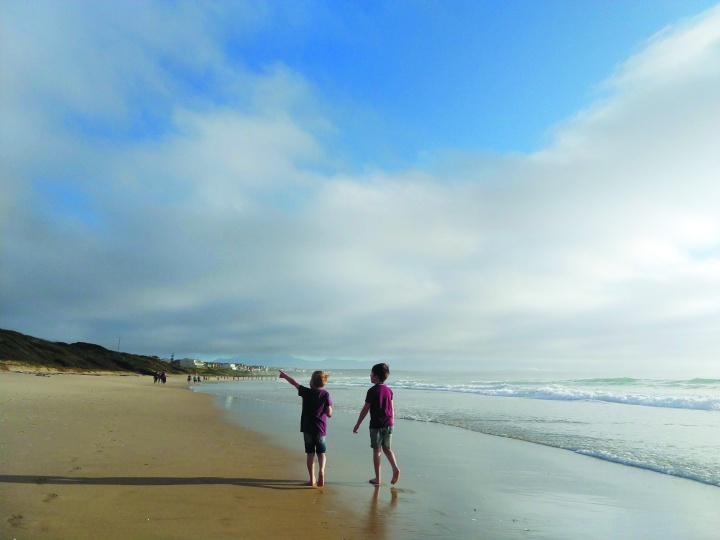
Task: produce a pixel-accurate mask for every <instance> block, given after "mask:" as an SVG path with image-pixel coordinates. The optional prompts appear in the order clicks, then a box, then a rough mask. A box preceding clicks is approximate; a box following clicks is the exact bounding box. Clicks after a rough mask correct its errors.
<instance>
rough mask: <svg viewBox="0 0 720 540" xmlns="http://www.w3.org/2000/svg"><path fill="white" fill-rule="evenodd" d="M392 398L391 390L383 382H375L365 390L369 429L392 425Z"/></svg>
mask: <svg viewBox="0 0 720 540" xmlns="http://www.w3.org/2000/svg"><path fill="white" fill-rule="evenodd" d="M392 398H393V392H392V390H390V388H389V387H388V386H385V385H384V384H376V385H375V386H372V387H371V388H370V389H369V390H368V391H367V395H366V396H365V403H369V404H370V429H380V428H386V427H390V426H392V425H393V415H392V412H393V407H392Z"/></svg>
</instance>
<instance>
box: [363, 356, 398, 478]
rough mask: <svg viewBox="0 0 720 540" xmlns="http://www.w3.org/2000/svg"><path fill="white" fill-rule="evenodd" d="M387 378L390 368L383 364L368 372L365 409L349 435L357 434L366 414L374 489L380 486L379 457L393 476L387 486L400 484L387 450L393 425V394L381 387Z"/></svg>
mask: <svg viewBox="0 0 720 540" xmlns="http://www.w3.org/2000/svg"><path fill="white" fill-rule="evenodd" d="M389 376H390V367H388V365H387V364H384V363H382V364H375V365H374V366H373V367H372V370H371V371H370V382H371V383H373V386H372V387H370V389H369V390H368V391H367V394H366V396H365V405H364V406H363V408H362V410H361V411H360V416H358V421H357V423H356V424H355V427H354V428H353V433H357V432H358V428H359V427H360V424H362V421H363V420H364V419H365V416H367V413H368V411H369V412H370V447H371V448H372V449H373V466H374V467H375V478H372V479H371V480H370V483H371V484H373V485H374V486H379V485H380V465H381V463H380V462H381V458H382V454H385V457H386V458H387V460H388V461H389V462H390V466H391V467H392V471H393V475H392V480H391V481H390V483H391V484H393V485H395V484H397V483H398V480H400V469H399V468H398V465H397V460H396V459H395V453H394V452H393V451H392V449H391V445H392V433H393V426H394V424H395V408H394V406H393V391H392V390H391V389H390V387H388V386H386V385H385V381H386V380H387V378H388V377H389Z"/></svg>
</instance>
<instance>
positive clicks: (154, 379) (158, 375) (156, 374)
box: [153, 371, 160, 384]
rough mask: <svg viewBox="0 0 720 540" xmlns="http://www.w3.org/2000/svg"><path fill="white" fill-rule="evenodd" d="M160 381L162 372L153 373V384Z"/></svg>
mask: <svg viewBox="0 0 720 540" xmlns="http://www.w3.org/2000/svg"><path fill="white" fill-rule="evenodd" d="M158 379H160V372H159V371H156V372H155V373H153V384H155V383H156V382H158Z"/></svg>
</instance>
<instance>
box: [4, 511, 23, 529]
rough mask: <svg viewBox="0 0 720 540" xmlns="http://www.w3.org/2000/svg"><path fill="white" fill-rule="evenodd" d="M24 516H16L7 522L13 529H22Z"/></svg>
mask: <svg viewBox="0 0 720 540" xmlns="http://www.w3.org/2000/svg"><path fill="white" fill-rule="evenodd" d="M22 520H23V517H22V514H16V515H14V516H13V517H11V518H10V519H8V520H7V522H8V523H9V524H10V526H11V527H22Z"/></svg>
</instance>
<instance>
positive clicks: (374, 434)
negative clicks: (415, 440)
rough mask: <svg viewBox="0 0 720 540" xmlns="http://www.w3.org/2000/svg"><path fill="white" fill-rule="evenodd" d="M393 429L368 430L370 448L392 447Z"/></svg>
mask: <svg viewBox="0 0 720 540" xmlns="http://www.w3.org/2000/svg"><path fill="white" fill-rule="evenodd" d="M392 432H393V428H392V426H390V427H384V428H380V429H374V428H370V448H376V449H377V448H380V447H381V446H382V447H383V448H390V446H391V445H392Z"/></svg>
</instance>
